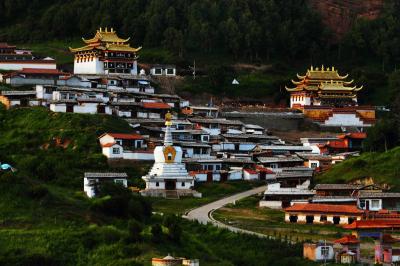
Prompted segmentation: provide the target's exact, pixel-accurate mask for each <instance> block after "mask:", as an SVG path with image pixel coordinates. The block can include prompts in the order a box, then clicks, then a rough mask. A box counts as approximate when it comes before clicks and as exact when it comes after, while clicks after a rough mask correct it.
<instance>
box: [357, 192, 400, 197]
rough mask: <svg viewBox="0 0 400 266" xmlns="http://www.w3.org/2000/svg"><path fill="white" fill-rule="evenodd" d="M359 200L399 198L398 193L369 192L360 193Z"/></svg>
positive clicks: (399, 194)
mask: <svg viewBox="0 0 400 266" xmlns="http://www.w3.org/2000/svg"><path fill="white" fill-rule="evenodd" d="M358 197H359V198H400V193H398V192H369V191H362V190H361V191H360V192H359V194H358Z"/></svg>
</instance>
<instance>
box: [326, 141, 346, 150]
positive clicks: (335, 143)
mask: <svg viewBox="0 0 400 266" xmlns="http://www.w3.org/2000/svg"><path fill="white" fill-rule="evenodd" d="M327 144H328V146H329V147H331V148H335V149H347V148H348V147H347V143H346V142H345V141H343V140H332V141H328V143H327Z"/></svg>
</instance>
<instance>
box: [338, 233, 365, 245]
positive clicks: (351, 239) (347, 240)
mask: <svg viewBox="0 0 400 266" xmlns="http://www.w3.org/2000/svg"><path fill="white" fill-rule="evenodd" d="M333 242H335V243H339V244H357V243H360V241H358V239H357V237H356V236H354V235H345V236H344V237H342V238H339V239H336V240H335V241H333Z"/></svg>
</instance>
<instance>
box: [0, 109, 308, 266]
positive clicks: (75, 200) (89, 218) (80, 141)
mask: <svg viewBox="0 0 400 266" xmlns="http://www.w3.org/2000/svg"><path fill="white" fill-rule="evenodd" d="M0 121H1V124H0V161H2V162H10V163H12V164H13V165H14V166H16V167H17V168H18V171H17V172H16V173H0V227H1V230H0V264H1V265H111V264H112V265H150V259H151V257H153V256H165V255H166V254H167V253H171V254H174V255H179V256H187V257H194V258H200V259H201V263H202V264H203V265H211V266H212V265H227V266H228V265H229V266H233V265H259V264H258V263H257V262H258V261H263V262H265V263H266V264H265V265H278V264H279V265H307V264H308V262H305V261H303V260H301V259H300V258H299V256H300V252H301V251H300V250H301V249H300V246H295V247H292V248H291V250H292V252H293V255H294V256H298V257H291V258H288V259H286V260H285V261H286V263H284V264H282V262H281V261H280V260H278V259H276V258H278V257H279V256H281V257H282V256H284V253H285V245H282V244H277V243H276V242H274V241H268V240H258V239H256V238H255V237H243V236H237V235H235V234H233V233H230V232H226V231H221V230H219V229H216V228H212V227H206V226H201V225H197V224H195V223H191V222H188V221H181V222H180V224H181V227H182V230H183V233H182V234H183V239H184V240H183V241H182V242H180V243H176V242H173V241H171V240H169V239H168V238H167V236H166V235H164V234H163V237H162V240H161V242H158V243H155V242H153V241H152V240H151V234H150V226H151V225H152V224H154V223H160V222H161V220H162V218H161V217H157V216H153V217H152V218H151V219H150V220H145V221H142V222H141V224H142V226H143V229H144V230H143V231H142V238H143V240H142V241H140V242H132V241H129V240H128V238H127V236H128V231H127V222H128V221H127V220H126V219H121V218H116V217H112V216H108V215H106V214H104V213H101V212H99V211H96V210H95V209H93V208H92V206H93V204H94V201H93V200H89V199H87V198H86V197H85V196H84V194H83V192H82V191H81V189H82V179H81V177H82V172H83V171H85V170H112V169H109V168H108V166H107V164H106V161H105V160H104V157H103V156H101V154H100V148H99V146H98V144H97V136H98V134H101V133H102V132H105V131H111V130H112V131H118V132H129V131H130V128H129V126H128V125H127V123H126V122H125V121H123V120H121V119H118V118H114V117H111V116H101V115H93V116H87V115H76V114H55V113H52V112H49V111H48V110H46V109H44V108H24V109H12V110H9V111H4V110H2V109H0ZM55 137H61V139H62V140H69V141H71V142H70V144H69V145H68V147H66V148H61V147H57V146H56V145H55V144H54V142H53V141H52V140H53V139H54V138H55ZM43 144H50V145H49V146H48V147H47V148H46V149H41V148H40V147H41V146H42V145H43ZM118 170H121V169H118ZM128 170H130V171H131V172H132V174H131V175H137V176H140V173H139V172H138V171H139V170H137V171H136V170H135V169H134V168H131V169H128ZM134 179H137V178H134ZM131 181H133V180H131ZM232 186H233V187H234V188H232V190H229V189H227V188H226V187H225V188H224V187H223V188H218V187H217V186H216V187H214V188H212V191H214V192H215V194H217V195H223V194H224V193H227V191H236V189H238V188H237V187H238V185H232ZM199 190H200V189H199ZM164 231H166V232H168V230H167V229H166V228H164ZM265 250H270V251H271V252H265Z"/></svg>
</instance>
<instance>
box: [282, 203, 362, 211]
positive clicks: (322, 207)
mask: <svg viewBox="0 0 400 266" xmlns="http://www.w3.org/2000/svg"><path fill="white" fill-rule="evenodd" d="M285 211H287V212H317V213H320V212H324V213H349V214H362V213H364V211H362V210H359V209H357V207H356V206H354V205H334V204H309V203H308V204H294V205H293V206H290V207H288V208H286V209H285Z"/></svg>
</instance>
